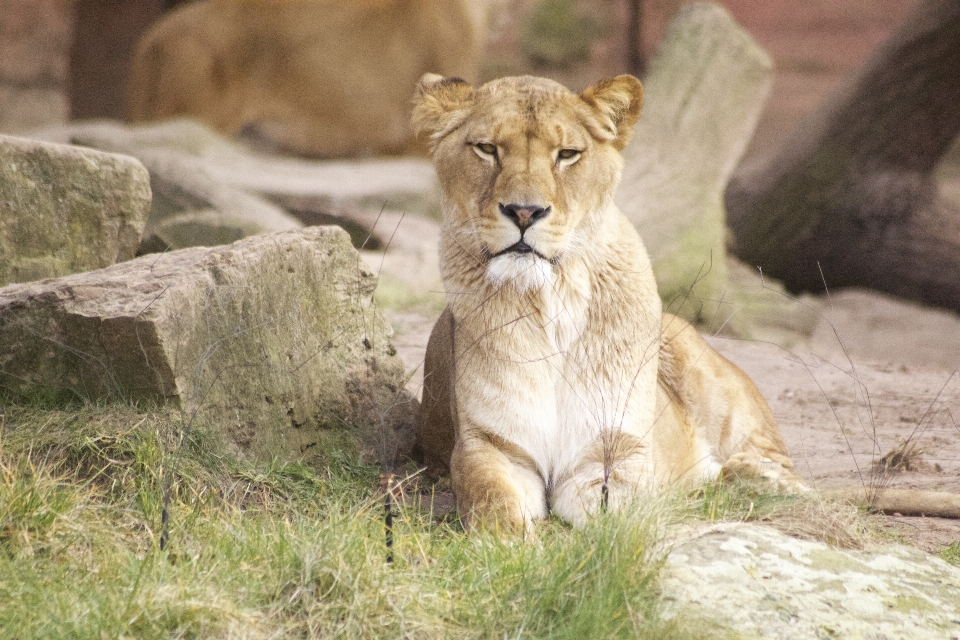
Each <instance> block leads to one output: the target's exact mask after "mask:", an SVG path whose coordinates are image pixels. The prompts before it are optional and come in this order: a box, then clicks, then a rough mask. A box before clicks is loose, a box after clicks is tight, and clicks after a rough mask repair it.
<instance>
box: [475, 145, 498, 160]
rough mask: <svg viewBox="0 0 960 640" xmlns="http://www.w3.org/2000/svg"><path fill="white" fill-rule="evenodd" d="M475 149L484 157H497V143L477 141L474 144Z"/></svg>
mask: <svg viewBox="0 0 960 640" xmlns="http://www.w3.org/2000/svg"><path fill="white" fill-rule="evenodd" d="M473 150H474V151H476V152H477V155H478V156H480V157H481V158H484V159H490V158H496V157H497V145H495V144H490V143H489V142H477V143H475V144H474V145H473Z"/></svg>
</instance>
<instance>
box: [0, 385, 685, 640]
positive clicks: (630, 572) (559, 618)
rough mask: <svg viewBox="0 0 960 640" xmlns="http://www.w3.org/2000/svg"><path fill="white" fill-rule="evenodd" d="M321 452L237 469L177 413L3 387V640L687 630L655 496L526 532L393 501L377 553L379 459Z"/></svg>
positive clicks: (666, 512) (680, 633)
mask: <svg viewBox="0 0 960 640" xmlns="http://www.w3.org/2000/svg"><path fill="white" fill-rule="evenodd" d="M329 459H330V461H331V464H330V466H329V467H328V468H325V469H322V470H317V469H311V468H309V467H306V466H304V465H298V464H289V463H281V462H274V463H272V464H267V465H260V466H256V465H252V464H250V463H248V462H245V461H243V460H239V459H237V458H235V457H231V456H230V455H229V454H228V453H227V452H226V449H225V448H224V447H222V446H220V445H219V443H218V441H217V439H216V438H213V437H210V436H209V435H206V434H204V433H203V431H202V430H200V429H199V428H196V429H193V430H190V431H188V432H186V433H185V432H184V429H183V425H182V423H181V422H180V420H179V417H178V415H177V414H176V413H175V412H163V411H157V410H153V411H144V410H138V409H136V408H130V407H123V406H95V405H79V406H76V407H70V408H44V407H40V406H32V407H25V406H15V405H10V404H9V403H8V404H7V406H6V407H5V408H0V638H18V639H25V638H96V637H137V638H275V637H284V638H287V637H293V638H297V637H304V638H307V637H324V638H326V637H346V638H405V637H411V638H413V637H415V638H497V639H499V638H504V637H507V638H518V637H519V638H585V637H590V638H619V637H630V638H633V637H641V638H643V637H647V638H672V637H694V636H696V637H702V636H700V635H699V633H697V634H695V633H694V632H693V631H691V629H693V627H692V626H691V625H692V624H694V622H692V621H691V619H690V617H689V616H677V617H675V618H673V619H672V620H670V621H666V620H664V619H663V618H662V617H661V615H660V613H661V603H660V601H659V599H658V592H657V573H658V571H659V568H660V565H661V563H662V560H663V558H664V554H665V553H666V551H667V548H666V546H665V544H664V534H665V531H666V524H667V523H668V522H669V521H670V520H671V519H672V518H674V515H675V514H674V512H673V511H671V509H670V508H668V507H665V506H664V505H647V506H646V507H642V508H641V507H638V508H637V509H635V510H633V511H631V512H630V513H627V514H619V515H616V516H612V515H611V516H603V517H598V518H596V519H594V520H592V521H591V522H590V523H589V525H588V526H587V527H586V528H584V529H582V530H573V529H571V528H569V527H568V526H566V525H564V524H563V523H561V522H558V521H554V520H550V521H547V522H545V523H543V524H542V525H541V526H539V527H538V535H537V539H536V540H534V541H529V540H528V541H525V542H524V541H520V540H512V541H511V540H507V541H503V540H499V539H497V538H496V537H494V536H491V535H486V534H474V535H470V536H467V535H465V534H464V533H463V531H462V529H461V528H460V526H459V524H458V523H457V521H456V520H455V519H451V518H449V517H443V518H441V517H433V516H432V515H431V513H430V511H429V510H425V509H420V508H416V507H414V506H407V507H404V508H401V509H399V510H398V516H397V517H396V519H395V541H396V542H395V549H394V557H395V562H394V563H393V564H392V565H388V564H387V563H386V562H385V547H384V529H383V520H382V514H383V511H382V504H381V501H380V499H378V498H377V496H376V490H375V487H376V482H377V476H378V469H377V468H376V467H375V466H373V465H369V464H365V463H364V462H362V461H360V460H358V459H357V458H355V457H354V456H352V455H350V454H347V453H334V454H332V455H330V456H329ZM166 487H169V488H170V492H169V495H170V502H169V513H170V525H169V542H168V545H167V548H166V550H164V551H161V550H160V548H159V540H160V537H161V530H162V529H161V512H162V507H163V503H164V494H165V488H166Z"/></svg>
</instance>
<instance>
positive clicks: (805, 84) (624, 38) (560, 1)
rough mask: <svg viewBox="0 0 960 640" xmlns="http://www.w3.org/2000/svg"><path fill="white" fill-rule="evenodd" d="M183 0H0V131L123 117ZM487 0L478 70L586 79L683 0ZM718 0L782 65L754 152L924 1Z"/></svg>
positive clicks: (646, 36) (638, 66)
mask: <svg viewBox="0 0 960 640" xmlns="http://www.w3.org/2000/svg"><path fill="white" fill-rule="evenodd" d="M472 2H474V3H475V4H476V3H477V0H472ZM186 3H189V2H186ZM182 4H185V2H184V1H183V0H180V1H179V2H178V1H177V0H73V1H70V0H0V132H3V133H17V132H26V131H29V130H31V129H35V128H38V127H43V126H47V125H51V124H58V123H62V122H66V121H69V120H71V119H87V118H103V117H107V118H123V117H125V115H126V104H127V97H126V94H127V81H128V69H129V66H130V61H131V57H132V55H133V52H134V48H135V46H136V43H137V41H138V40H139V39H140V37H141V36H142V35H143V34H144V32H145V31H147V29H149V28H150V26H151V25H153V24H154V23H155V22H156V21H158V20H160V19H161V18H162V17H163V15H164V13H165V12H169V11H171V10H172V9H174V8H176V7H177V6H178V5H182ZM268 4H273V5H274V6H276V5H277V4H280V3H276V2H273V3H268ZM345 4H350V3H345ZM357 4H363V2H360V3H357ZM367 4H371V2H370V0H368V1H367ZM372 4H376V2H373V3H372ZM379 4H381V5H386V4H391V2H389V0H387V1H386V2H384V1H382V0H381V1H380V2H379ZM478 4H482V5H484V6H483V7H482V8H481V10H482V12H483V13H484V15H483V17H482V22H481V29H480V43H481V46H480V52H479V56H480V62H479V65H480V66H479V78H476V79H479V80H484V79H489V78H492V77H496V76H500V75H512V74H520V73H536V74H538V75H545V76H548V77H553V78H556V79H558V80H560V81H562V82H565V83H567V84H568V85H570V86H571V87H572V88H580V87H583V86H585V85H586V84H588V83H589V82H590V81H592V80H595V79H597V78H600V77H604V76H608V75H612V74H616V73H623V72H631V73H635V74H638V75H641V76H642V74H643V72H644V69H645V65H646V62H647V61H648V60H649V59H650V58H651V56H652V55H653V53H654V52H655V50H656V47H657V45H658V43H659V41H660V39H661V37H662V36H663V34H664V31H665V29H666V25H667V23H668V22H669V20H670V18H671V17H672V16H673V15H674V14H675V13H676V11H677V10H678V8H679V7H680V6H681V5H682V4H683V2H681V0H486V2H485V3H484V2H480V3H478ZM720 4H722V5H723V6H725V7H726V8H727V9H728V10H729V11H730V12H731V13H732V14H733V16H734V17H735V19H736V20H737V22H739V23H740V24H741V25H742V26H743V27H744V28H745V29H746V30H747V31H748V32H749V33H750V34H751V35H752V36H753V37H754V38H755V39H756V40H757V42H758V43H759V44H760V45H761V46H762V47H763V48H764V49H765V50H766V51H767V52H768V53H770V55H771V56H772V57H773V58H774V61H775V65H776V69H777V74H776V78H775V81H774V88H773V93H772V96H771V98H770V100H769V102H768V103H767V106H766V109H765V111H764V114H763V116H762V118H761V121H760V123H759V126H758V129H757V133H756V135H755V137H754V140H753V142H752V143H751V147H750V150H749V151H748V155H749V154H751V153H753V152H756V151H757V150H760V149H763V148H765V147H768V146H770V145H772V144H774V143H775V142H776V141H777V140H778V139H779V138H780V137H781V136H782V135H783V134H784V133H785V132H787V131H789V129H790V128H791V127H792V126H793V125H794V124H795V123H796V122H797V121H798V120H799V119H800V117H802V116H803V115H804V114H805V113H807V112H809V111H810V110H811V109H813V108H814V107H815V106H816V105H817V104H818V103H819V102H820V101H821V100H822V99H823V98H824V96H825V95H827V94H828V93H829V92H830V90H831V89H833V88H834V87H836V86H837V85H838V84H839V83H840V82H841V81H842V79H843V78H844V77H845V76H847V75H848V74H849V73H850V72H852V71H853V70H854V69H856V68H857V67H858V66H859V65H860V64H861V63H862V62H863V61H864V59H865V58H866V57H867V56H868V54H869V53H870V51H871V50H872V49H873V48H874V47H875V46H877V45H878V44H879V43H881V42H882V41H883V40H884V39H885V38H886V37H887V36H888V35H889V34H890V33H891V32H892V31H893V30H894V28H895V27H896V26H897V25H898V24H900V23H901V22H902V21H903V19H904V18H905V17H906V15H907V14H908V13H909V12H910V10H911V9H912V8H913V7H914V5H915V4H916V3H915V0H806V1H804V2H795V1H793V0H763V1H762V2H761V1H757V0H722V1H721V2H720Z"/></svg>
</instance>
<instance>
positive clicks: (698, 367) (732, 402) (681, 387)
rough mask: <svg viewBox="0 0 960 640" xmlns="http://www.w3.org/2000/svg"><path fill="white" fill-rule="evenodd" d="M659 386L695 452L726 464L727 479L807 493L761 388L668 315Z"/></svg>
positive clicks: (665, 317) (665, 325) (683, 324)
mask: <svg viewBox="0 0 960 640" xmlns="http://www.w3.org/2000/svg"><path fill="white" fill-rule="evenodd" d="M660 384H661V385H662V386H663V387H664V388H665V389H667V390H668V392H669V395H670V397H671V401H672V402H674V403H675V404H676V405H678V408H679V411H680V412H681V413H682V414H683V416H684V419H685V420H686V421H687V422H688V423H689V425H690V427H689V428H691V429H692V430H693V439H694V441H695V442H696V445H697V446H696V447H695V448H696V449H699V450H702V451H704V452H709V454H710V455H711V456H712V457H716V459H717V460H719V461H720V462H721V464H722V465H723V469H722V472H721V473H722V476H723V477H724V478H731V477H752V478H762V479H765V480H767V481H769V482H771V483H772V484H774V485H775V486H776V487H777V488H779V489H781V490H786V491H806V490H807V487H806V485H805V484H804V483H803V481H802V480H801V479H800V477H799V476H798V475H797V474H796V473H795V472H794V471H793V463H792V462H791V461H790V456H789V454H788V452H787V446H786V444H785V443H784V442H783V438H782V437H781V435H780V429H779V428H778V427H777V422H776V420H775V419H774V417H773V412H771V411H770V406H769V405H768V404H767V401H766V400H764V398H763V395H762V394H761V393H760V390H759V389H757V386H756V385H755V384H754V383H753V381H752V380H751V379H750V378H749V376H747V374H745V373H744V372H743V371H742V370H741V369H740V368H739V367H737V366H736V365H735V364H733V363H732V362H730V361H729V360H727V359H726V358H724V357H723V356H722V355H720V354H719V353H717V351H716V350H714V349H713V347H711V346H710V345H709V344H707V342H706V341H705V340H704V339H703V338H702V337H701V336H700V334H699V333H698V332H697V330H696V329H694V328H693V327H692V326H690V325H689V324H688V323H687V322H685V321H684V320H681V319H680V318H677V317H675V316H673V315H670V314H667V313H665V314H664V316H663V347H662V349H661V352H660Z"/></svg>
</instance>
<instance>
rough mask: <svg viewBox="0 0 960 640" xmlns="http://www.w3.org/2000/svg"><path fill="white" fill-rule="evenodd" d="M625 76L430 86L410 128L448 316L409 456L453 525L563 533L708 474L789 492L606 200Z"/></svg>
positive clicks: (771, 445)
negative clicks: (537, 524) (445, 491)
mask: <svg viewBox="0 0 960 640" xmlns="http://www.w3.org/2000/svg"><path fill="white" fill-rule="evenodd" d="M642 102H643V91H642V88H641V86H640V82H639V81H638V80H637V79H636V78H634V77H632V76H625V75H624V76H618V77H616V78H613V79H609V80H604V81H602V82H599V83H597V84H595V85H593V86H591V87H589V88H588V89H586V90H585V91H584V92H583V93H581V94H579V95H577V94H574V93H572V92H570V91H568V90H567V89H566V88H564V87H563V86H561V85H560V84H557V83H556V82H553V81H551V80H546V79H542V78H534V77H518V78H502V79H499V80H495V81H492V82H489V83H487V84H485V85H483V86H481V87H479V88H473V87H471V86H470V85H469V84H467V83H466V82H464V81H462V80H460V79H458V78H444V77H441V76H438V75H432V74H427V75H425V76H423V78H421V80H420V83H419V86H418V88H417V91H416V95H415V97H414V109H413V126H414V129H415V130H416V131H417V133H418V135H420V136H422V137H424V138H426V139H429V141H430V144H431V153H432V157H433V160H434V163H435V165H436V169H437V174H438V175H439V178H440V184H441V186H442V190H443V212H444V221H443V235H442V240H441V246H440V269H441V274H442V277H443V282H444V286H445V288H446V292H447V309H446V311H445V312H444V313H443V315H442V316H441V318H440V320H439V321H438V322H437V324H436V326H435V327H434V330H433V333H432V335H431V337H430V341H429V344H428V347H427V357H426V362H425V370H424V373H425V381H424V390H423V403H422V405H421V414H420V415H421V420H420V431H419V444H420V447H421V449H422V451H423V454H424V458H425V460H426V462H427V463H428V466H429V467H430V468H431V471H432V472H434V473H442V472H444V471H446V470H447V469H448V468H449V471H450V474H451V476H452V481H453V489H454V492H455V494H456V499H457V506H458V509H459V511H460V513H461V515H462V517H463V518H464V522H465V525H466V527H467V528H475V527H484V526H498V527H507V528H511V529H518V530H525V529H527V530H528V529H529V528H530V527H531V525H532V523H533V522H534V521H535V520H537V519H539V518H543V517H545V516H546V515H547V513H548V512H550V511H552V512H553V513H556V514H557V515H559V516H560V517H561V518H563V519H565V520H567V521H569V522H572V523H573V524H575V525H582V524H583V523H584V521H585V519H586V517H587V516H588V514H591V513H594V512H596V511H597V510H598V509H600V508H601V505H604V504H605V505H607V506H608V507H609V508H611V509H616V508H618V507H619V506H621V505H623V504H625V503H627V502H629V501H630V500H632V499H634V498H635V497H636V496H637V495H638V493H639V492H641V491H645V490H649V489H655V488H657V487H662V486H663V485H666V484H667V483H670V482H673V481H676V480H680V479H687V478H692V479H697V478H714V477H716V476H717V475H718V474H720V473H721V472H727V473H745V474H748V475H753V476H763V477H766V478H769V479H771V480H772V481H774V482H776V483H778V484H779V485H781V486H783V487H785V488H788V489H801V488H803V484H802V482H801V481H800V479H799V478H798V477H797V476H796V475H795V474H794V473H793V471H792V464H791V462H790V459H789V457H788V454H787V450H786V447H785V446H784V443H783V441H782V439H781V437H780V433H779V430H778V428H777V425H776V423H775V422H774V420H773V417H772V415H771V413H770V410H769V408H768V406H767V404H766V403H765V402H764V400H763V398H762V397H761V395H760V393H759V391H758V390H757V388H756V387H755V386H754V385H753V383H752V382H751V381H750V380H749V378H747V376H746V375H745V374H744V373H743V372H742V371H740V370H739V369H737V368H736V367H735V366H734V365H733V364H731V363H730V362H728V361H727V360H725V359H724V358H723V357H722V356H720V355H719V354H718V353H716V352H715V351H714V350H713V349H711V348H710V347H709V346H708V345H707V344H706V343H705V342H704V341H703V339H702V338H701V337H700V336H699V334H698V333H697V332H696V331H695V330H694V329H692V328H691V327H689V326H688V325H687V324H686V323H684V322H683V321H681V320H679V319H678V318H675V317H673V316H670V315H664V314H663V313H662V310H661V306H660V298H659V297H658V295H657V290H656V285H655V282H654V278H653V274H652V272H651V268H650V261H649V259H648V257H647V253H646V250H645V249H644V246H643V243H642V242H641V240H640V237H639V236H638V235H637V232H636V231H635V230H634V228H633V226H632V225H631V224H630V222H629V221H628V220H627V219H626V218H625V217H624V216H623V214H621V213H620V211H619V210H618V209H617V208H616V206H615V205H614V204H613V193H614V189H615V188H616V186H617V183H618V182H619V179H620V173H621V168H622V159H621V156H620V150H622V149H623V147H624V146H625V145H626V144H627V141H628V139H629V138H630V134H631V130H632V128H633V125H634V124H635V123H636V121H637V118H638V117H639V115H640V109H641V106H642Z"/></svg>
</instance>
